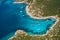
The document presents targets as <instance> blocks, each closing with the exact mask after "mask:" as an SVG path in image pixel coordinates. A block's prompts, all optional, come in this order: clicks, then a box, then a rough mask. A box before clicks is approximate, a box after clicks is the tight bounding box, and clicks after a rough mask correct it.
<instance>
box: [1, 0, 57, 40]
mask: <svg viewBox="0 0 60 40" xmlns="http://www.w3.org/2000/svg"><path fill="white" fill-rule="evenodd" d="M14 1H15V0H4V1H0V39H1V40H8V38H9V37H11V36H12V35H14V33H15V31H16V30H23V31H25V32H26V33H27V34H30V35H35V34H37V35H43V34H45V33H46V32H47V31H48V30H49V29H50V28H51V27H52V25H53V24H54V23H55V22H56V19H54V18H51V17H50V18H46V19H33V18H31V17H30V16H29V15H27V13H26V9H25V8H26V6H27V4H26V3H20V4H13V2H14Z"/></svg>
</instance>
